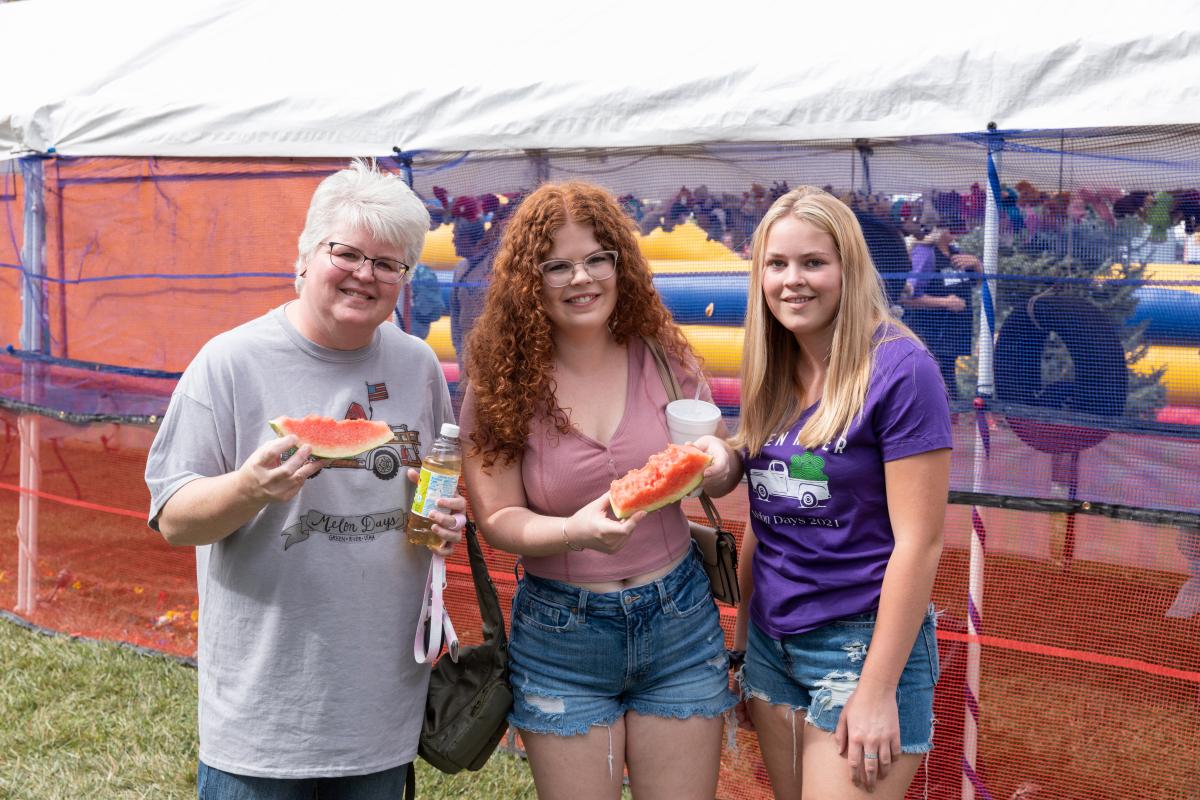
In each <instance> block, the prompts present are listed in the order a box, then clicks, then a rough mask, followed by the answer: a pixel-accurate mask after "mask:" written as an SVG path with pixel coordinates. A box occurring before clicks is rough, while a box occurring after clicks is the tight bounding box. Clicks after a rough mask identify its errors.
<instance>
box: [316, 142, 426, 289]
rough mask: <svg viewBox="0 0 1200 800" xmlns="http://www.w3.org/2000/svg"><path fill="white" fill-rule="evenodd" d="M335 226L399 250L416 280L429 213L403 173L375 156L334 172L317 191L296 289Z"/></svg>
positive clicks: (355, 160)
mask: <svg viewBox="0 0 1200 800" xmlns="http://www.w3.org/2000/svg"><path fill="white" fill-rule="evenodd" d="M337 227H343V228H348V229H351V230H356V231H362V232H363V233H366V234H368V235H369V236H371V237H372V238H375V239H378V240H380V241H382V242H386V243H387V244H388V245H390V246H391V247H395V248H397V249H399V250H400V251H401V253H402V255H401V258H402V259H403V261H404V263H405V264H408V266H409V270H408V276H407V277H408V278H409V279H411V278H412V273H413V270H414V269H415V268H416V265H417V259H419V258H420V257H421V250H422V248H424V246H425V233H426V231H428V230H429V211H428V210H426V208H425V204H424V203H422V202H421V198H419V197H417V195H416V193H415V192H413V190H412V189H410V188H409V187H408V184H406V183H405V182H404V179H403V178H402V177H400V175H398V174H396V173H392V172H384V171H382V170H380V169H379V167H378V165H377V164H376V163H375V162H374V160H366V159H361V158H356V159H354V160H353V161H351V162H350V166H349V167H347V168H346V169H343V170H339V171H337V172H335V173H333V174H332V175H330V176H329V177H328V178H326V179H325V180H323V181H321V183H320V184H319V185H318V186H317V189H316V191H315V192H313V196H312V202H310V203H309V206H308V217H307V218H306V219H305V221H304V230H303V231H301V232H300V241H299V250H300V255H299V256H298V257H297V259H296V292H297V293H299V292H300V287H301V286H303V285H304V278H303V277H302V276H301V273H302V272H304V268H305V266H306V265H307V260H308V259H309V258H310V257H311V256H312V255H314V254H315V253H316V252H317V250H318V249H320V247H321V245H322V243H324V242H325V241H327V240H328V238H327V237H328V236H329V235H330V233H332V232H333V230H334V229H335V228H337Z"/></svg>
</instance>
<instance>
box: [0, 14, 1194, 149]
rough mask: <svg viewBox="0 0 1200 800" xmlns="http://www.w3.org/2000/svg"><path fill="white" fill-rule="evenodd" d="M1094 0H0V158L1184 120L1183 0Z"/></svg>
mask: <svg viewBox="0 0 1200 800" xmlns="http://www.w3.org/2000/svg"><path fill="white" fill-rule="evenodd" d="M1103 6H1104V4H1102V3H1095V2H1091V3H1076V2H1063V3H1047V2H1044V1H1043V0H1039V2H1029V0H1020V1H1019V2H1010V3H1007V4H1004V5H1000V6H996V5H992V6H987V7H972V6H969V5H965V4H962V3H950V2H946V0H932V1H929V0H927V1H926V2H923V3H921V4H920V5H919V6H916V7H914V6H906V5H903V4H878V5H877V6H875V5H872V4H863V3H857V4H819V5H818V4H801V3H792V4H786V5H785V4H775V3H769V2H765V0H760V1H759V2H750V3H734V2H728V0H726V1H725V2H720V3H711V4H707V5H706V4H704V3H701V4H690V5H683V6H680V5H678V4H671V3H642V2H632V1H626V0H618V2H615V3H611V4H608V5H606V6H605V7H604V8H603V10H602V11H598V10H597V8H596V7H594V6H590V5H587V4H577V3H561V2H558V0H531V1H530V2H520V3H508V4H500V3H489V4H480V5H479V6H477V7H476V6H475V5H474V4H469V3H468V4H461V6H454V7H447V6H444V5H437V4H428V3H427V4H396V3H385V2H381V1H380V0H337V2H329V0H209V2H194V3H161V2H151V1H150V0H105V2H102V3H97V2H93V1H92V0H26V2H17V3H7V4H0V33H2V34H3V41H4V43H5V44H4V47H3V48H0V75H3V76H4V79H3V82H2V84H0V148H2V151H0V157H2V156H4V155H7V156H9V157H11V156H13V155H20V154H23V153H29V152H35V153H46V152H57V153H60V154H63V155H81V156H82V155H117V156H187V157H346V156H355V155H386V154H388V153H390V152H391V149H392V147H393V146H394V145H398V146H400V147H402V148H404V149H407V150H414V149H423V150H434V151H446V152H449V151H463V150H480V149H483V150H489V151H497V150H499V151H504V150H528V149H544V148H545V149H558V148H600V147H603V148H620V147H646V146H667V145H687V144H695V143H710V142H780V141H804V140H815V139H840V140H843V141H844V140H849V139H856V138H875V137H904V136H914V135H925V134H937V133H950V132H960V131H979V130H982V129H984V128H985V126H986V125H987V123H989V122H993V121H994V122H996V123H997V124H998V125H999V126H1000V127H1001V128H1008V129H1014V128H1020V129H1057V128H1062V127H1067V128H1078V127H1107V126H1157V125H1171V124H1188V123H1193V122H1195V121H1196V116H1197V109H1198V108H1200V14H1197V13H1196V6H1195V3H1194V2H1186V1H1181V2H1163V3H1151V4H1142V5H1141V6H1139V7H1138V8H1137V9H1136V12H1133V11H1132V10H1128V9H1127V10H1126V11H1124V12H1122V13H1112V9H1109V10H1105V9H1104V8H1103ZM447 9H449V10H447ZM983 14H986V15H987V16H986V17H984V16H982V15H983Z"/></svg>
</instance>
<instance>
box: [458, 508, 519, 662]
mask: <svg viewBox="0 0 1200 800" xmlns="http://www.w3.org/2000/svg"><path fill="white" fill-rule="evenodd" d="M463 541H465V542H466V543H467V558H468V560H469V561H470V562H471V580H472V582H473V583H474V584H475V600H476V601H477V602H478V603H479V619H480V621H481V622H482V623H483V638H484V640H485V641H487V640H491V639H495V640H496V641H497V642H499V643H500V644H505V643H506V642H507V641H508V637H507V635H506V634H505V632H504V612H503V611H501V610H500V598H499V597H498V596H497V595H496V585H495V584H494V583H492V576H491V575H490V574H489V573H488V567H487V561H486V560H484V557H483V548H482V547H480V546H479V534H478V531H477V530H476V528H475V523H474V522H471V521H470V520H468V521H467V524H466V526H465V527H464V528H463Z"/></svg>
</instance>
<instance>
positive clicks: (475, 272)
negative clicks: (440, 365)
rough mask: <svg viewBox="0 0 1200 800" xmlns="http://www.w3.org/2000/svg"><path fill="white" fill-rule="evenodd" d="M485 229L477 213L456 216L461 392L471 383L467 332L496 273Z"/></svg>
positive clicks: (454, 312) (453, 294)
mask: <svg viewBox="0 0 1200 800" xmlns="http://www.w3.org/2000/svg"><path fill="white" fill-rule="evenodd" d="M469 199H471V200H472V201H473V200H474V198H469ZM485 231H486V228H485V227H484V224H483V220H481V219H479V218H478V217H477V216H469V215H468V216H463V217H458V218H456V219H455V220H454V252H456V253H457V254H458V256H459V258H458V263H457V264H456V265H455V266H454V283H453V285H452V286H451V288H450V340H451V342H453V344H454V355H455V358H456V359H457V360H458V383H459V393H460V395H461V392H462V391H463V390H464V387H465V386H466V385H467V357H466V351H467V334H469V333H470V332H471V328H472V327H473V326H474V325H475V320H476V319H477V318H478V317H479V314H480V313H481V312H482V311H483V300H484V298H485V297H487V288H488V284H489V283H490V282H491V277H492V258H491V253H489V252H487V251H486V249H485V248H484V247H483V246H482V242H483V235H484V233H485Z"/></svg>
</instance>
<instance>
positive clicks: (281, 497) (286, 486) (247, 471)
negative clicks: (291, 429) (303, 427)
mask: <svg viewBox="0 0 1200 800" xmlns="http://www.w3.org/2000/svg"><path fill="white" fill-rule="evenodd" d="M297 444H299V440H298V439H297V438H296V437H295V436H293V435H290V434H289V435H287V436H284V437H282V438H280V439H271V440H270V441H267V442H265V443H264V444H263V445H262V446H261V447H259V448H258V449H257V450H255V451H254V452H253V453H251V454H250V457H249V458H247V459H246V462H245V463H244V464H242V466H241V467H240V468H239V469H238V471H237V475H238V485H239V486H240V488H241V492H242V495H243V496H244V497H246V499H247V500H250V501H253V502H255V503H258V504H260V505H266V504H267V503H283V502H286V501H288V500H291V499H292V498H293V497H295V496H296V494H297V493H298V492H299V491H300V487H301V486H303V485H304V482H305V481H306V480H308V479H309V478H311V477H312V476H313V475H315V474H317V473H318V472H320V471H321V468H322V467H324V466H326V465H327V464H329V461H327V460H322V461H309V460H308V457H309V456H310V455H312V448H311V447H309V446H308V445H306V444H305V445H300V447H299V448H297V449H296V451H295V452H294V453H292V454H291V455H290V456H288V457H287V458H286V459H285V458H284V453H286V452H287V451H288V450H291V449H292V448H294V447H296V445H297Z"/></svg>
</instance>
